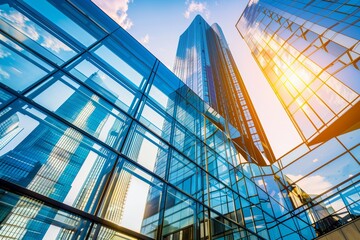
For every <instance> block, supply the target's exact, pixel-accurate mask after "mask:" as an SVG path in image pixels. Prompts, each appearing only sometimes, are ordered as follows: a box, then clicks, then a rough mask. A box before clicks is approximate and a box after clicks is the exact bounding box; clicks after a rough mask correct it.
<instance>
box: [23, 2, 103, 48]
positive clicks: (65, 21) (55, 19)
mask: <svg viewBox="0 0 360 240" xmlns="http://www.w3.org/2000/svg"><path fill="white" fill-rule="evenodd" d="M23 1H24V2H26V3H27V4H29V6H31V7H32V8H33V9H35V10H36V11H38V13H40V14H41V15H42V16H43V17H45V18H46V19H47V20H49V21H50V22H52V23H53V24H55V25H56V27H59V28H61V29H62V30H64V32H65V33H67V34H69V36H71V37H72V38H73V39H75V40H76V41H79V42H81V44H83V45H84V46H86V47H88V46H89V45H90V44H92V43H94V42H95V40H96V39H95V38H94V35H95V34H96V35H100V30H99V29H97V28H96V27H95V25H94V24H92V23H91V22H90V21H89V20H87V19H86V18H82V16H81V15H80V14H78V15H77V17H78V18H79V20H78V22H81V23H82V24H84V25H85V24H86V25H85V27H86V28H85V29H86V30H85V29H84V28H83V27H80V26H79V24H78V23H76V22H74V21H73V20H71V19H70V18H69V17H68V16H66V15H65V14H64V13H63V12H62V11H68V9H69V8H68V7H67V6H66V7H65V6H64V3H62V4H60V3H59V4H57V3H56V2H55V3H49V2H48V1H47V0H23ZM53 5H54V6H53ZM56 5H58V6H57V7H58V8H60V9H61V10H58V9H57V7H56ZM44 13H46V14H44ZM68 14H69V13H68ZM80 19H81V20H80ZM90 26H91V27H90ZM89 30H91V31H92V32H91V34H90V33H89V32H88V31H89ZM101 35H103V34H101Z"/></svg>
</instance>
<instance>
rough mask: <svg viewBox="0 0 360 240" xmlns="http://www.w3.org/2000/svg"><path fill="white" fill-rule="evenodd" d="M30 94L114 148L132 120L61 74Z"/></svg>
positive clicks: (37, 100) (51, 109) (29, 95)
mask: <svg viewBox="0 0 360 240" xmlns="http://www.w3.org/2000/svg"><path fill="white" fill-rule="evenodd" d="M89 81H90V80H89ZM107 95H109V96H110V95H111V92H108V93H107ZM28 97H31V98H32V99H33V100H34V101H35V102H37V103H39V104H41V105H42V106H44V107H46V108H47V109H48V110H50V111H52V112H54V113H56V114H57V115H59V116H60V117H62V118H64V119H66V120H67V121H69V122H71V123H73V124H74V125H75V126H77V127H79V128H80V129H83V130H85V131H87V132H88V133H90V134H91V135H92V136H94V137H96V138H98V139H100V140H101V141H103V142H105V143H107V144H109V145H110V146H112V147H114V148H118V146H119V144H120V143H121V142H122V140H123V138H124V135H125V134H126V130H127V126H128V125H129V123H130V119H128V118H127V117H126V115H124V114H122V113H120V112H119V111H117V110H115V109H114V108H113V107H112V106H111V105H110V104H108V103H107V102H105V101H104V100H103V99H101V98H100V97H99V96H97V95H96V94H94V93H92V92H90V91H89V90H88V89H86V88H85V87H84V86H82V85H79V84H77V83H75V82H74V81H72V80H70V79H69V78H68V77H66V76H63V74H61V73H59V74H57V75H55V77H53V78H51V79H49V80H48V81H46V82H45V83H44V84H42V85H41V86H40V87H38V88H36V89H35V90H33V91H32V92H31V93H29V94H28ZM113 98H115V97H113Z"/></svg>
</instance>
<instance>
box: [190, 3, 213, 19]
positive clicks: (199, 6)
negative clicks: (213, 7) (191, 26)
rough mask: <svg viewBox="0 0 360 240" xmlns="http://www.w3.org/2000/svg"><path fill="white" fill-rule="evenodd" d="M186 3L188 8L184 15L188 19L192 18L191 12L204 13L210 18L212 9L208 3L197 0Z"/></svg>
mask: <svg viewBox="0 0 360 240" xmlns="http://www.w3.org/2000/svg"><path fill="white" fill-rule="evenodd" d="M185 4H186V5H187V9H186V11H185V12H184V17H185V18H186V19H188V18H190V14H191V13H203V14H205V18H206V19H209V17H210V11H209V10H208V9H207V5H206V3H203V2H196V1H191V2H189V1H186V2H185Z"/></svg>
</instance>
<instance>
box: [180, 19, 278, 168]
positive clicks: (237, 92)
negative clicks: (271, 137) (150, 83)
mask: <svg viewBox="0 0 360 240" xmlns="http://www.w3.org/2000/svg"><path fill="white" fill-rule="evenodd" d="M174 72H175V74H176V75H177V76H178V77H179V78H180V79H182V80H183V81H184V82H185V83H186V84H187V85H188V86H189V87H190V88H191V89H192V90H193V91H194V92H195V93H197V94H198V95H199V96H200V97H201V98H202V99H203V100H204V101H205V102H207V103H209V105H210V106H211V107H213V108H214V109H215V110H216V111H217V112H219V113H220V114H221V115H222V116H224V117H225V119H227V120H228V121H229V122H230V123H231V124H232V125H233V126H235V127H236V128H237V129H238V130H239V131H240V134H241V136H236V137H234V140H237V141H241V144H242V145H244V146H246V148H247V150H248V151H249V152H250V153H251V154H252V156H254V159H256V161H258V162H257V163H258V164H260V165H266V164H269V163H272V162H274V161H275V157H274V154H273V152H272V150H271V147H270V144H269V142H268V140H267V137H266V135H265V132H264V130H263V128H262V126H261V123H260V120H259V118H258V116H257V114H256V112H255V109H254V107H253V105H252V102H251V100H250V98H249V95H248V93H247V90H246V88H245V86H244V83H243V81H242V79H241V76H240V74H239V71H238V69H237V67H236V64H235V62H234V59H233V57H232V54H231V52H230V49H229V47H228V45H227V42H226V39H225V36H224V34H223V32H222V30H221V28H220V26H219V25H218V24H213V25H212V26H211V27H210V25H209V24H208V23H207V22H206V21H205V20H204V19H203V18H202V17H201V16H200V15H197V16H196V17H195V19H194V20H193V22H192V23H191V24H190V26H189V27H188V28H187V29H186V31H185V32H184V33H183V34H182V35H181V36H180V39H179V44H178V49H177V54H176V60H175V66H174ZM258 151H260V152H261V153H262V154H263V155H264V156H265V158H262V157H261V155H260V154H258ZM250 161H251V160H250Z"/></svg>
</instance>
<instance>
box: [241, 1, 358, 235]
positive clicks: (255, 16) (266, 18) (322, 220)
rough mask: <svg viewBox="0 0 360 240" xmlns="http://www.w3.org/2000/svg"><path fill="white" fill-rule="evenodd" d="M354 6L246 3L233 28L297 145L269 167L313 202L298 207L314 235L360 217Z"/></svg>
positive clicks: (348, 3)
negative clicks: (294, 132)
mask: <svg viewBox="0 0 360 240" xmlns="http://www.w3.org/2000/svg"><path fill="white" fill-rule="evenodd" d="M359 7H360V5H359V2H358V1H351V0H349V1H346V0H344V1H325V0H315V1H308V0H296V1H291V2H290V1H287V2H284V1H268V0H259V1H255V0H251V1H249V3H248V5H247V7H246V9H245V11H244V13H243V14H242V15H241V17H240V19H239V21H238V23H237V29H238V30H239V32H240V34H241V35H242V37H243V38H244V40H245V42H246V43H247V44H248V46H249V48H250V50H251V52H252V54H253V57H254V58H255V60H256V61H257V63H258V65H259V67H260V69H261V70H262V71H263V73H264V75H265V77H266V78H267V79H268V82H269V84H270V85H271V87H272V88H273V90H274V92H275V94H276V95H277V97H278V98H279V100H280V102H281V103H282V105H283V106H284V108H285V110H286V111H287V113H288V115H289V117H290V119H291V120H292V121H293V123H294V125H295V127H296V128H297V130H298V132H299V133H300V135H301V136H302V138H303V144H300V145H299V146H298V147H296V148H295V149H293V150H291V151H290V152H289V153H287V154H285V155H284V156H282V157H281V158H280V159H279V161H278V162H277V163H275V164H274V165H276V166H277V167H278V168H279V172H278V173H279V174H280V173H281V174H285V175H286V176H287V178H289V181H291V182H293V183H294V184H296V186H297V187H299V188H301V189H302V190H303V191H304V192H306V195H307V196H306V197H305V198H308V197H311V198H312V199H313V200H312V204H308V203H306V201H303V202H299V204H298V206H299V207H304V206H306V207H305V209H306V208H307V209H308V210H305V211H309V212H311V216H312V218H313V220H312V221H313V222H314V226H315V227H316V230H317V233H318V235H319V234H323V233H325V232H328V231H330V230H332V229H334V228H336V227H338V226H341V225H343V224H345V223H347V222H349V221H351V220H354V219H356V218H358V217H359V215H360V188H359V186H360V185H359V183H360V182H359V180H360V179H359V172H360V165H359V161H360V155H359V149H360V148H359V147H360V146H359V143H360V138H359V133H360V132H359V131H360V130H359V114H360V110H359V109H360V108H359V106H360V105H359V99H360V98H359V91H360V88H359V86H360V84H359V83H358V78H359V76H360V70H359V59H360V58H359V56H360V55H359V54H360V51H359V46H360V41H359V39H360V35H359V32H360V28H359V24H360V12H359ZM285 175H284V177H285ZM290 179H291V180H290ZM284 189H286V188H284ZM294 190H296V188H293V186H290V188H289V187H287V191H289V192H292V193H293V194H297V195H298V193H297V191H294ZM313 204H314V205H313ZM295 211H296V210H295Z"/></svg>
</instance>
